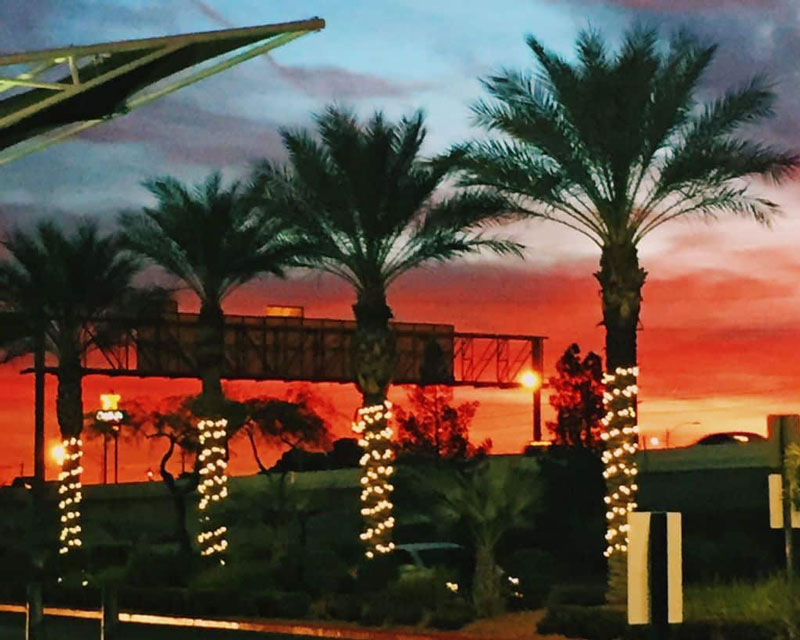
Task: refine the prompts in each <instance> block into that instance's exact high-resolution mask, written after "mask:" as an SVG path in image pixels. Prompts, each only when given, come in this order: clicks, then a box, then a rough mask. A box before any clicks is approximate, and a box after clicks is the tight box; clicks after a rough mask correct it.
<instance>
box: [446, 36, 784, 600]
mask: <svg viewBox="0 0 800 640" xmlns="http://www.w3.org/2000/svg"><path fill="white" fill-rule="evenodd" d="M527 43H528V46H529V47H530V49H531V51H532V52H533V55H534V57H535V59H536V61H537V63H538V67H539V68H538V73H537V74H536V75H531V74H530V73H523V72H516V71H508V70H505V71H502V72H501V73H499V74H498V75H496V76H492V77H490V78H488V79H486V80H484V82H483V84H484V86H485V88H486V90H487V91H488V93H489V94H490V96H491V98H493V99H492V100H489V101H481V102H478V103H477V104H476V105H475V106H474V107H473V112H474V116H475V121H476V123H477V124H479V125H480V126H482V127H484V128H486V129H487V130H489V131H492V132H495V133H497V134H500V135H498V136H497V137H493V138H490V139H487V140H483V141H474V142H469V143H466V144H463V145H460V146H458V147H456V148H455V149H453V151H452V155H453V156H454V157H455V158H457V159H458V160H459V164H460V168H461V169H462V174H461V183H462V184H464V185H470V186H484V187H490V188H492V189H494V190H496V192H497V193H500V194H503V195H505V196H506V197H509V198H510V199H513V200H515V202H516V205H517V207H518V209H519V210H521V211H523V212H525V213H526V214H528V215H530V216H532V217H534V218H541V219H546V220H553V221H555V222H558V223H560V224H562V225H565V226H567V227H570V228H572V229H574V230H575V231H576V232H578V233H580V234H582V235H584V236H586V237H588V238H590V239H591V240H592V242H594V243H595V244H596V245H597V246H598V248H599V249H600V254H601V257H600V270H599V271H598V272H597V273H596V274H595V276H596V278H597V280H598V282H599V283H600V287H601V296H602V308H603V324H604V325H605V328H606V368H607V372H608V373H607V374H606V376H605V380H604V381H605V382H606V384H607V387H608V391H609V395H607V396H606V399H607V403H606V409H607V411H608V413H607V415H606V418H605V420H604V424H606V425H607V433H606V435H605V438H606V439H607V441H606V447H607V450H606V453H605V458H606V462H607V464H608V467H607V470H606V473H607V479H608V493H609V495H608V498H607V501H608V502H609V504H610V507H609V509H610V510H609V512H608V517H609V529H608V535H607V538H608V541H609V544H608V549H607V551H606V555H607V556H609V558H610V580H611V584H610V586H611V587H612V588H611V589H610V594H609V595H610V599H612V600H615V601H617V600H624V595H625V566H626V565H625V557H626V553H625V552H626V550H627V547H626V534H625V531H626V530H627V525H626V524H625V523H626V518H627V512H628V511H629V510H631V509H633V508H635V502H634V494H635V489H636V487H635V483H634V482H633V481H632V476H633V475H634V474H635V467H634V466H633V462H632V454H633V452H634V450H635V446H636V441H637V437H636V433H638V427H637V426H636V418H635V408H636V377H637V375H638V369H637V368H636V364H637V354H636V331H637V328H638V324H639V311H640V307H641V300H642V295H641V292H642V286H643V285H644V282H645V277H646V275H647V274H646V272H645V271H644V270H643V269H642V268H641V267H640V265H639V257H638V252H637V248H638V246H639V242H640V241H641V240H642V238H644V237H645V236H647V235H648V234H649V233H650V232H652V231H653V230H655V229H657V228H659V227H660V226H661V225H663V224H665V223H667V222H670V221H671V220H675V219H678V218H686V217H701V218H706V219H715V218H716V217H717V215H718V214H722V213H733V214H738V215H741V216H745V217H750V218H753V219H755V220H756V221H758V222H762V223H767V222H769V221H770V219H771V218H772V217H773V215H774V214H775V213H776V211H777V209H778V207H777V205H776V204H775V203H773V202H770V201H769V200H767V199H765V198H763V197H759V196H757V195H755V194H753V193H752V192H751V191H750V190H749V188H748V187H749V185H748V182H747V181H746V180H745V179H746V178H748V177H764V178H769V179H772V180H774V181H780V180H781V179H783V178H785V177H786V176H787V175H789V173H790V172H791V171H792V170H794V169H795V167H796V166H797V157H796V156H794V155H790V154H787V153H783V152H781V151H777V150H774V149H772V148H769V147H767V146H765V145H764V144H761V143H758V142H755V141H752V140H748V139H746V138H744V137H742V136H741V135H740V134H739V130H740V129H741V128H742V127H743V126H749V125H752V124H753V123H756V122H758V121H760V120H763V119H765V118H767V117H769V116H770V115H771V114H772V105H773V99H774V95H773V93H772V92H771V91H770V90H769V88H768V87H767V86H766V84H765V83H764V81H763V80H761V79H759V78H756V79H754V80H752V81H751V82H749V83H748V84H745V85H744V86H742V87H740V88H738V89H733V90H730V91H728V92H726V93H725V94H724V95H723V96H722V97H720V98H717V99H716V100H713V101H710V102H707V103H705V104H699V103H698V102H697V100H696V94H697V88H698V83H699V81H700V78H701V76H702V74H703V72H704V71H705V70H706V68H707V67H708V65H709V64H710V63H711V60H712V58H713V57H714V53H715V50H716V47H714V46H705V45H702V44H700V43H699V42H698V41H697V40H695V39H694V38H692V37H691V36H689V35H687V34H683V33H682V34H679V35H677V36H675V37H674V38H672V40H671V41H670V43H669V46H668V47H662V46H661V45H660V42H659V39H658V36H657V33H656V32H655V31H654V30H650V29H643V28H634V29H632V30H630V31H628V32H627V34H626V35H625V37H624V39H623V42H622V45H621V47H620V48H619V50H618V51H617V52H611V51H609V49H608V47H607V45H606V43H605V42H604V40H603V38H602V37H601V36H600V35H599V34H597V33H595V32H583V33H582V34H581V35H580V36H579V38H578V41H577V57H576V60H575V62H572V63H571V62H568V61H566V60H564V59H562V58H560V57H559V56H557V55H555V54H554V53H552V52H550V51H548V50H547V49H545V47H544V46H543V45H542V44H541V43H540V42H539V40H537V39H536V38H534V37H532V36H529V37H528V39H527Z"/></svg>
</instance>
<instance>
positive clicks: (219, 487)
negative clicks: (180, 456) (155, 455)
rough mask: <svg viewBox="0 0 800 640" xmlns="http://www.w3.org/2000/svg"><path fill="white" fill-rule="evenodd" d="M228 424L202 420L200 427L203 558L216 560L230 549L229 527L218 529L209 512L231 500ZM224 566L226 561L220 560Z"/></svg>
mask: <svg viewBox="0 0 800 640" xmlns="http://www.w3.org/2000/svg"><path fill="white" fill-rule="evenodd" d="M227 426H228V421H227V420H225V418H220V419H219V420H201V421H200V422H199V423H198V424H197V429H198V431H199V432H200V447H201V449H200V454H199V456H198V459H199V461H200V483H199V485H198V487H197V491H198V492H199V493H200V503H199V505H198V506H199V508H200V526H201V529H202V531H201V532H200V533H199V534H198V536H197V542H198V543H199V544H200V555H202V556H213V555H214V554H220V555H221V554H222V553H223V552H224V551H225V550H226V549H227V548H228V541H227V539H226V538H225V534H226V533H227V531H228V528H227V527H225V526H217V527H214V526H213V524H212V519H211V515H210V513H209V512H208V508H209V507H210V506H211V505H213V504H217V503H219V502H220V501H221V500H224V499H225V498H226V497H227V496H228V476H227V474H226V473H225V470H226V468H227V467H228V463H227V462H226V461H225V443H226V439H227V432H226V429H227ZM220 564H225V560H223V559H222V558H221V557H220Z"/></svg>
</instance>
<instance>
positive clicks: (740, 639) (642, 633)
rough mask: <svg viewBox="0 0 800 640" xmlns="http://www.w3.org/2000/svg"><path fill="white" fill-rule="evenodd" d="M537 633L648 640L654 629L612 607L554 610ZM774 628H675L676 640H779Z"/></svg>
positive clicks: (699, 624)
mask: <svg viewBox="0 0 800 640" xmlns="http://www.w3.org/2000/svg"><path fill="white" fill-rule="evenodd" d="M536 630H537V631H538V632H539V633H542V634H548V633H560V634H563V635H565V636H569V637H570V638H583V639H585V640H644V639H645V638H648V637H650V629H649V627H647V626H644V625H641V626H640V625H636V626H628V624H627V620H626V615H625V612H624V611H620V610H618V609H611V608H608V607H578V606H570V605H559V606H553V607H550V608H549V609H548V610H547V614H546V615H545V617H544V618H542V619H541V620H540V621H539V624H538V625H537V627H536ZM776 637H784V636H781V635H776V631H775V627H774V625H773V624H770V623H767V622H746V621H738V622H734V621H707V620H688V621H686V622H684V623H683V624H679V625H672V626H671V633H670V638H671V639H672V640H775V638H776Z"/></svg>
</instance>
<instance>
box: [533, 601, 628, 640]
mask: <svg viewBox="0 0 800 640" xmlns="http://www.w3.org/2000/svg"><path fill="white" fill-rule="evenodd" d="M536 630H537V631H538V632H539V633H542V634H547V633H560V634H563V635H565V636H568V637H570V638H585V639H586V640H616V639H617V638H625V637H627V631H628V624H627V622H626V620H625V614H624V613H623V612H621V611H618V610H615V609H608V608H605V607H579V606H575V605H558V606H551V607H549V608H548V609H547V613H546V614H545V616H544V618H542V619H541V620H540V621H539V624H538V625H537V627H536Z"/></svg>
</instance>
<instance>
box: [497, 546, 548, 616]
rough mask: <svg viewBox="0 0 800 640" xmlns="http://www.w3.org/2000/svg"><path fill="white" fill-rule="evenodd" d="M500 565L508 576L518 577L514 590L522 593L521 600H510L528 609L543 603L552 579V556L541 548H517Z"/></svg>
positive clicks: (535, 607)
mask: <svg viewBox="0 0 800 640" xmlns="http://www.w3.org/2000/svg"><path fill="white" fill-rule="evenodd" d="M502 566H503V568H504V569H505V570H506V573H507V574H508V576H509V577H514V578H518V579H519V586H518V587H516V589H514V590H515V591H517V592H519V593H521V594H522V599H521V602H520V601H519V599H514V600H512V602H518V603H519V604H521V605H523V606H524V607H526V608H529V609H537V608H539V607H541V606H542V605H543V604H544V602H545V600H546V598H547V595H548V593H549V591H550V585H551V584H552V580H553V573H554V560H553V556H551V555H550V554H549V553H547V552H546V551H543V550H541V549H519V550H518V551H515V552H514V553H512V554H511V555H510V556H509V558H508V559H507V560H506V561H505V562H503V563H502Z"/></svg>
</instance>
